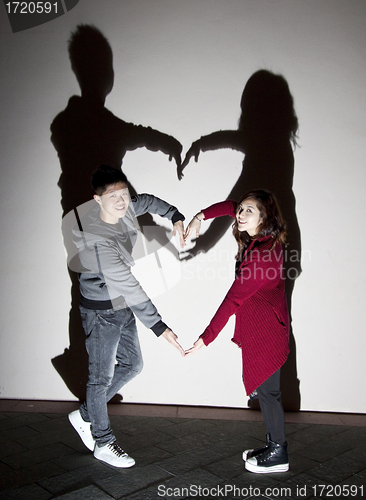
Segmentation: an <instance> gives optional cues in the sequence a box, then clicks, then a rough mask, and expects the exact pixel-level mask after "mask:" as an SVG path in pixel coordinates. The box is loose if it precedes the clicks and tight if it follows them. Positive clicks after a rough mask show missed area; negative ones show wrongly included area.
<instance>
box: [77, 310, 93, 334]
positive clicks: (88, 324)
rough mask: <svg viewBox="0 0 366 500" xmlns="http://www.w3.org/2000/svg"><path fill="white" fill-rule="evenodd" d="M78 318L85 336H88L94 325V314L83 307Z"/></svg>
mask: <svg viewBox="0 0 366 500" xmlns="http://www.w3.org/2000/svg"><path fill="white" fill-rule="evenodd" d="M80 316H81V324H82V325H83V329H84V332H85V335H86V336H89V335H90V334H91V332H92V330H93V326H94V323H95V312H94V311H92V310H88V309H85V308H84V307H83V308H80Z"/></svg>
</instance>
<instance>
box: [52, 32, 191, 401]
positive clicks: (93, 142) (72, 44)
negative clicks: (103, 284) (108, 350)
mask: <svg viewBox="0 0 366 500" xmlns="http://www.w3.org/2000/svg"><path fill="white" fill-rule="evenodd" d="M68 50H69V56H70V61H71V67H72V70H73V71H74V73H75V76H76V78H77V81H78V83H79V85H80V89H81V96H76V95H75V96H72V97H71V98H70V99H69V102H68V104H67V107H66V108H65V109H64V110H63V111H62V112H61V113H59V114H58V115H57V116H56V117H55V119H54V120H53V122H52V124H51V141H52V143H53V145H54V147H55V149H56V151H57V154H58V157H59V160H60V166H61V176H60V178H59V182H58V186H59V188H60V189H61V205H62V208H63V217H64V219H63V225H62V232H63V238H64V245H65V248H66V251H67V253H68V255H75V254H76V253H77V252H75V248H74V246H73V243H72V240H71V234H72V233H71V227H68V226H67V223H66V222H65V216H66V215H67V214H68V213H70V212H71V211H73V210H74V211H75V209H76V208H77V207H80V206H82V205H83V204H85V203H86V202H87V201H89V200H91V199H92V197H93V191H92V189H91V186H90V178H91V175H92V173H93V171H94V170H95V169H96V168H98V167H99V166H100V165H102V164H108V165H110V166H111V167H113V168H116V169H121V166H122V161H123V158H124V156H125V154H126V152H127V151H133V150H135V149H137V148H141V147H146V148H147V149H149V150H151V151H161V152H163V153H165V154H167V155H169V160H171V159H172V158H174V160H175V162H176V165H177V168H180V166H181V156H180V155H181V151H182V145H181V144H180V142H179V141H177V140H176V139H175V138H174V137H172V136H170V135H167V134H164V133H162V132H159V131H157V130H154V129H152V128H151V127H145V126H142V125H135V124H133V123H127V122H125V121H123V120H121V119H120V118H117V117H116V116H115V115H114V114H113V113H111V111H109V110H108V109H107V108H106V107H105V100H106V97H107V96H108V94H109V93H110V92H111V90H112V88H113V83H114V71H113V54H112V49H111V46H110V44H109V42H108V40H107V39H106V38H105V37H104V35H103V34H102V33H101V32H100V31H99V30H98V29H97V28H95V27H94V26H90V25H79V26H77V28H76V30H75V31H74V32H73V33H72V34H71V37H70V39H69V42H68ZM128 187H129V191H130V193H131V195H134V194H136V190H135V188H134V187H133V186H132V185H131V184H129V186H128ZM78 215H80V216H82V215H83V214H78ZM77 218H78V217H77ZM68 220H72V218H68ZM139 222H140V224H141V226H142V227H146V229H147V230H146V235H147V238H148V239H149V240H150V241H149V242H148V244H147V253H152V252H155V255H156V256H157V252H156V250H157V248H161V247H162V246H165V247H166V248H168V249H169V250H170V251H171V252H172V253H174V255H175V256H176V257H177V258H178V252H177V250H176V248H175V247H174V245H172V244H171V243H170V236H168V235H167V231H166V230H165V229H164V228H162V227H160V226H157V225H156V224H155V223H154V221H153V219H152V217H151V215H150V214H146V217H145V216H143V217H142V218H140V221H139ZM158 264H159V261H158ZM74 268H75V267H74ZM69 275H70V279H71V284H72V286H71V310H70V316H69V336H70V347H69V348H68V349H65V351H64V353H63V354H62V355H60V356H57V357H55V358H54V359H52V364H53V366H54V367H55V369H56V370H57V371H58V373H59V374H60V376H61V377H62V378H63V380H64V381H65V383H66V385H67V387H68V388H69V390H70V391H71V392H72V393H73V394H74V395H75V396H76V397H77V398H79V399H80V400H81V401H84V399H85V387H86V381H87V353H86V350H85V345H84V344H85V335H84V332H83V329H82V325H81V320H80V314H79V285H78V275H77V273H76V272H73V271H70V270H69Z"/></svg>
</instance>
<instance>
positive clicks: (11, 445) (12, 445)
mask: <svg viewBox="0 0 366 500" xmlns="http://www.w3.org/2000/svg"><path fill="white" fill-rule="evenodd" d="M23 451H27V448H26V447H25V446H22V445H21V444H20V443H17V442H16V441H8V442H5V443H3V445H2V446H0V459H1V458H4V457H7V456H9V455H14V454H15V453H21V452H23Z"/></svg>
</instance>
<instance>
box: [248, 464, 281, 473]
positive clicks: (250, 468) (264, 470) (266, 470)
mask: <svg viewBox="0 0 366 500" xmlns="http://www.w3.org/2000/svg"><path fill="white" fill-rule="evenodd" d="M245 468H246V469H247V470H248V471H249V472H254V473H256V474H271V473H272V472H287V471H288V470H289V468H290V465H289V464H279V465H272V466H271V467H263V466H260V465H253V464H251V463H250V462H245Z"/></svg>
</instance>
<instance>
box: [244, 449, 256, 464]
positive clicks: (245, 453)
mask: <svg viewBox="0 0 366 500" xmlns="http://www.w3.org/2000/svg"><path fill="white" fill-rule="evenodd" d="M252 451H254V448H253V449H252V450H245V451H243V460H244V462H246V461H247V459H248V454H249V453H251V452H252Z"/></svg>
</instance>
